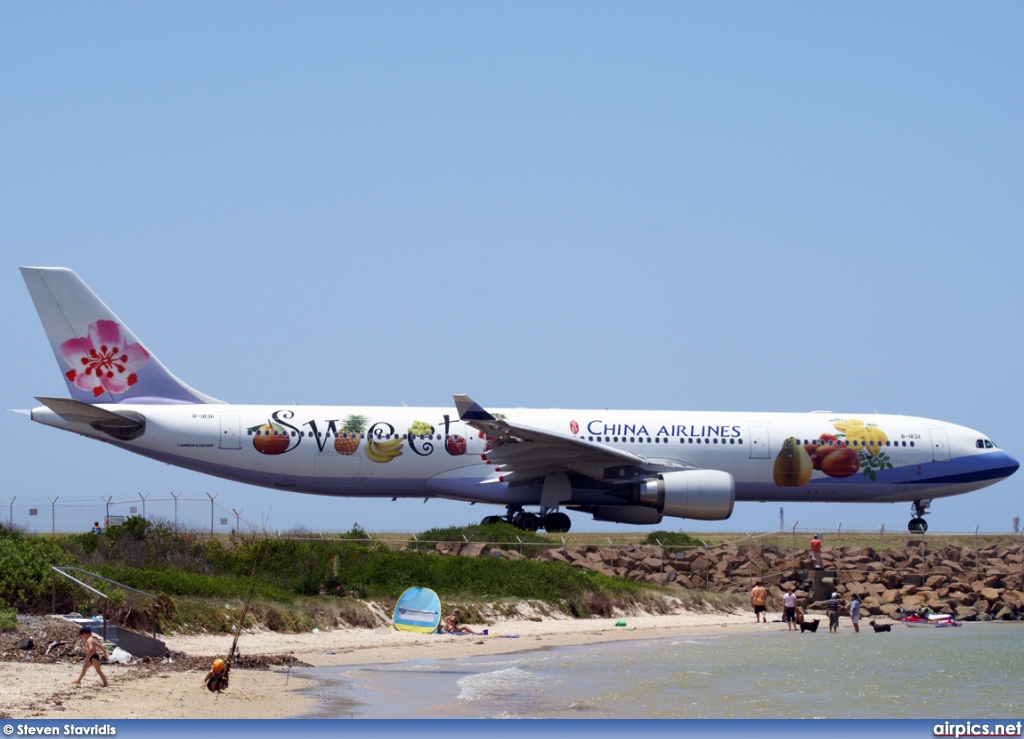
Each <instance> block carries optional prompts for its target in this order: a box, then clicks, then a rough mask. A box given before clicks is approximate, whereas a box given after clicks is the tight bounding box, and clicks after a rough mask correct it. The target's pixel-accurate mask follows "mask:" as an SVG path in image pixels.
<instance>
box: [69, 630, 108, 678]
mask: <svg viewBox="0 0 1024 739" xmlns="http://www.w3.org/2000/svg"><path fill="white" fill-rule="evenodd" d="M78 636H79V638H80V639H82V641H84V642H85V664H83V665H82V674H80V675H79V676H78V679H77V680H75V681H74V684H75V685H81V684H82V678H83V677H85V672H86V670H88V669H89V665H92V666H93V667H94V668H96V674H97V675H99V676H100V680H102V681H103V687H104V688H106V687H107V686H108V685H109V683H107V676H106V675H104V674H103V670H101V669H100V663H101V662H102V661H103V660H104V659H106V657H107V648H106V647H105V646H103V642H102V641H101V640H100V638H99V637H98V636H96V635H95V634H93V633H92V629H91V628H89V627H88V626H83V627H82V628H81V629H79V630H78ZM101 655H102V657H101Z"/></svg>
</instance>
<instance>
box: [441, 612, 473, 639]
mask: <svg viewBox="0 0 1024 739" xmlns="http://www.w3.org/2000/svg"><path fill="white" fill-rule="evenodd" d="M461 615H462V613H461V612H460V611H459V609H458V608H456V609H454V610H453V611H452V612H451V614H450V615H448V616H446V617H445V619H444V630H445V633H447V634H476V632H475V631H473V629H471V628H469V627H468V626H464V625H460V624H459V617H460V616H461Z"/></svg>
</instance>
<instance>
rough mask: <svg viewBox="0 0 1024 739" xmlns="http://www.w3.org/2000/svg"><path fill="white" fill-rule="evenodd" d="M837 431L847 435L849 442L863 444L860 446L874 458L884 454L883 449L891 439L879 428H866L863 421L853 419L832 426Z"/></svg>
mask: <svg viewBox="0 0 1024 739" xmlns="http://www.w3.org/2000/svg"><path fill="white" fill-rule="evenodd" d="M832 425H833V426H835V427H836V429H837V430H839V431H842V432H843V433H845V434H846V440H847V441H859V442H863V444H861V445H860V446H862V447H863V448H864V450H865V451H866V452H867V453H868V454H870V455H871V456H872V457H877V456H878V455H879V454H881V452H882V447H883V446H885V442H887V441H888V440H889V437H888V436H886V435H885V432H884V431H882V430H881V429H880V428H878V427H877V426H865V425H864V422H863V421H858V420H857V419H852V420H850V421H842V422H839V423H834V424H832Z"/></svg>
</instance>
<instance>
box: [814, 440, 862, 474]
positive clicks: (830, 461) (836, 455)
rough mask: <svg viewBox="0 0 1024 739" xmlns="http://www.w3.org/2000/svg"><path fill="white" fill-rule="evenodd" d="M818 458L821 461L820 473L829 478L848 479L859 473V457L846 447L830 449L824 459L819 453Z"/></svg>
mask: <svg viewBox="0 0 1024 739" xmlns="http://www.w3.org/2000/svg"><path fill="white" fill-rule="evenodd" d="M819 448H820V447H819ZM826 448H828V447H826ZM818 457H819V458H820V459H821V471H822V472H824V473H825V474H826V475H828V476H829V477H849V476H850V475H855V474H857V473H858V472H860V455H859V454H857V452H855V451H854V450H853V449H851V448H850V447H848V446H841V447H839V448H832V451H831V452H829V454H827V455H826V456H825V457H822V456H821V454H820V453H819V454H818Z"/></svg>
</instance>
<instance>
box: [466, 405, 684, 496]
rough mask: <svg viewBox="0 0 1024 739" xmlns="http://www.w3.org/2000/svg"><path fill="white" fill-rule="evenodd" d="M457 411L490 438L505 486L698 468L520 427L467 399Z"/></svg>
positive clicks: (617, 480) (615, 479) (631, 478)
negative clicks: (568, 476) (559, 477)
mask: <svg viewBox="0 0 1024 739" xmlns="http://www.w3.org/2000/svg"><path fill="white" fill-rule="evenodd" d="M455 407H456V408H457V409H458V412H459V418H460V419H461V420H462V421H464V422H465V423H466V424H467V425H469V426H472V427H473V428H475V429H476V430H477V431H482V432H483V433H484V434H485V435H486V436H487V438H488V440H489V441H490V449H489V450H488V451H487V452H486V453H485V455H484V459H486V460H487V461H488V462H492V463H493V464H494V465H495V467H498V468H499V470H498V471H499V472H500V473H501V477H500V480H501V481H503V482H508V483H515V482H526V481H529V480H534V479H537V478H543V477H545V476H547V475H551V474H558V473H573V474H577V475H582V476H584V477H589V478H591V479H594V480H598V481H601V482H603V483H606V484H609V485H615V484H623V483H628V482H635V481H637V480H641V479H643V478H646V477H650V476H652V475H654V474H657V473H659V472H668V471H673V470H686V469H695V468H694V467H693V466H692V465H688V464H686V463H684V462H680V461H678V460H672V459H657V458H648V457H642V456H640V455H639V454H633V453H632V452H627V451H624V450H622V449H616V448H615V447H612V446H607V445H605V444H602V443H599V442H593V441H586V440H584V439H578V438H576V437H575V436H568V435H566V434H560V433H557V432H555V431H546V430H544V429H537V428H533V427H531V426H524V425H522V424H517V423H514V422H512V421H510V420H508V419H507V418H502V417H499V416H495V415H493V414H491V413H489V412H488V411H486V410H484V408H483V407H481V406H480V405H479V404H478V403H476V402H474V401H473V400H472V399H471V398H470V397H469V396H467V395H456V396H455Z"/></svg>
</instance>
